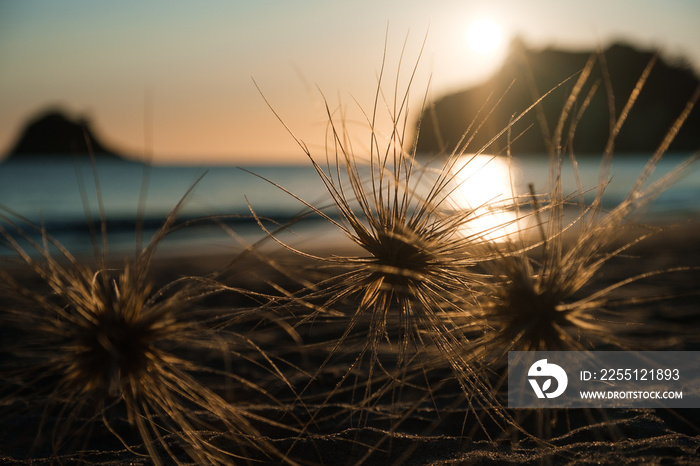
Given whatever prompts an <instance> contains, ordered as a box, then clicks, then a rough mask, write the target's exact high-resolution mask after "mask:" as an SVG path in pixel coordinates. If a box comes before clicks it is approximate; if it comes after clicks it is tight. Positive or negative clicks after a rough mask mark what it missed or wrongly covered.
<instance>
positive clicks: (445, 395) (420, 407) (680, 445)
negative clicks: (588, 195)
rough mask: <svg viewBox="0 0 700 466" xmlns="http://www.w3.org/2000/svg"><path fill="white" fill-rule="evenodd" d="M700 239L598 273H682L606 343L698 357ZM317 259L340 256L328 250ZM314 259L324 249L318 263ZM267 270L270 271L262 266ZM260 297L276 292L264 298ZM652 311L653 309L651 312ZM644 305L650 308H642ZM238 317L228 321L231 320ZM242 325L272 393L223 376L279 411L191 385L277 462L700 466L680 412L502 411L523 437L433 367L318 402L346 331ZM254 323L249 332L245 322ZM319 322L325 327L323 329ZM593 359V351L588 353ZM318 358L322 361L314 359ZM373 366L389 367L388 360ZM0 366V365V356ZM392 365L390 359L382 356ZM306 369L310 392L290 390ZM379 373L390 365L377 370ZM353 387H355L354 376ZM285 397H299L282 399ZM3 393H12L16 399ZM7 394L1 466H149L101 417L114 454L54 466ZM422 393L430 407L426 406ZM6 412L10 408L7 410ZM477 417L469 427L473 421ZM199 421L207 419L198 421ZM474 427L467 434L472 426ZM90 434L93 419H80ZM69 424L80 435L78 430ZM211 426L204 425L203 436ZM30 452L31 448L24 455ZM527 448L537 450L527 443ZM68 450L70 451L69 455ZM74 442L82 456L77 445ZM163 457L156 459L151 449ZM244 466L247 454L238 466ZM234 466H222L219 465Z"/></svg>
mask: <svg viewBox="0 0 700 466" xmlns="http://www.w3.org/2000/svg"><path fill="white" fill-rule="evenodd" d="M698 232H700V225H698V224H697V223H694V222H686V223H683V224H679V225H675V226H673V225H667V226H665V228H664V231H663V232H661V233H659V234H656V235H654V236H653V237H651V238H649V239H647V240H645V241H643V242H641V243H639V244H637V245H635V246H634V247H632V248H631V249H630V250H629V251H626V253H625V255H624V256H620V257H616V258H614V259H613V260H611V261H609V263H607V264H606V265H605V267H604V268H603V269H602V270H601V272H600V275H599V277H598V280H597V281H596V282H595V286H596V287H598V286H605V285H606V284H609V283H614V282H616V281H619V280H622V279H624V278H626V277H629V276H630V275H631V274H638V273H641V272H644V271H648V272H652V271H657V270H667V269H668V270H670V269H679V268H683V267H686V268H687V269H684V270H676V271H672V272H668V273H664V274H661V275H655V276H653V277H650V278H648V279H644V280H640V281H638V282H635V283H631V284H630V285H628V286H625V287H623V288H621V289H620V290H618V292H619V295H617V297H620V298H629V297H635V298H640V299H639V300H638V302H637V303H634V304H628V305H626V306H624V307H623V308H621V309H620V310H619V311H620V312H619V314H618V316H622V319H624V320H625V321H626V322H623V321H620V322H618V324H616V325H618V326H619V329H620V332H621V335H622V334H625V335H626V337H627V338H628V341H630V342H632V343H633V344H634V346H635V347H634V348H633V349H640V350H676V351H691V350H694V351H697V350H699V349H700V339H698V334H697V328H698V327H697V326H698V323H699V322H700V308H698V305H697V293H698V291H697V290H698V285H699V284H700V271H699V270H692V269H691V268H693V267H696V266H697V265H698V264H699V263H700V243H698V242H697V240H696V239H697V237H698ZM330 250H331V251H330V252H333V253H335V254H340V253H343V252H351V251H350V250H348V249H347V248H344V247H342V246H341V245H338V247H337V248H336V247H331V248H330ZM309 252H317V253H319V254H326V253H328V252H329V250H328V249H324V250H321V249H318V250H316V251H309ZM269 257H272V258H274V261H270V259H269ZM230 260H231V258H230V257H225V256H222V255H216V256H210V257H197V256H196V255H194V254H192V253H191V252H190V253H189V254H186V255H183V256H181V257H176V256H172V255H170V256H169V257H165V258H161V259H156V261H155V262H154V265H153V267H152V276H153V277H154V280H155V281H157V282H162V283H168V282H171V281H173V280H176V279H177V278H178V277H181V276H192V275H197V276H206V275H207V274H209V273H211V272H213V271H217V270H221V269H222V268H223V267H225V266H226V265H227V264H228V263H229V262H230ZM239 261H240V262H239V263H238V264H237V265H236V266H235V267H233V268H231V269H230V272H228V273H226V274H224V275H222V276H219V278H220V279H221V280H223V281H225V282H226V284H227V285H228V286H230V287H231V288H232V289H246V290H250V291H254V292H256V293H269V294H275V293H279V290H280V289H284V290H287V291H289V292H291V291H293V290H295V289H298V288H299V287H300V285H299V283H295V278H297V277H298V276H300V275H303V276H304V277H313V271H314V270H315V271H317V272H318V273H319V274H320V273H321V272H320V271H321V270H322V269H321V268H319V265H318V264H313V263H311V262H310V261H309V260H308V259H300V258H299V257H295V256H294V255H292V254H291V253H289V252H288V251H281V252H279V253H277V254H272V255H271V256H261V257H255V255H251V256H250V257H248V258H247V259H243V260H239ZM17 267H18V266H16V265H11V264H9V265H8V264H6V266H5V270H9V271H10V274H11V275H12V276H14V277H15V278H16V279H17V280H18V281H19V282H20V283H22V284H23V285H24V286H25V287H26V288H27V289H30V290H31V289H36V290H37V291H41V283H40V281H37V280H36V279H31V278H30V276H31V274H28V273H27V272H26V270H25V271H24V272H22V270H21V268H17ZM271 283H273V284H275V286H276V287H277V289H275V287H274V286H271V285H270V284H271ZM656 297H663V299H651V298H656ZM641 298H650V299H641ZM261 301H263V299H262V298H261V297H259V296H257V295H252V294H248V295H245V294H243V293H239V292H221V293H216V294H213V295H211V296H209V297H207V298H206V299H205V300H204V301H202V302H201V303H200V304H199V306H203V307H205V308H207V309H209V310H212V309H217V310H219V311H217V312H220V313H226V312H231V311H230V309H231V308H234V309H237V310H239V311H240V310H246V309H247V310H248V311H250V310H251V309H255V308H256V306H258V305H259V303H260V302H261ZM237 312H238V311H237ZM256 312H257V314H256V313H255V312H253V313H252V314H251V315H250V316H248V317H246V318H245V319H243V320H238V321H236V323H235V325H238V328H239V330H240V329H244V330H242V331H243V333H244V334H245V335H247V336H249V337H250V338H255V339H256V345H258V346H259V347H260V348H261V349H262V350H263V351H265V352H266V354H268V355H271V357H272V358H273V359H274V360H275V361H276V366H277V367H278V368H279V369H280V371H282V372H284V377H285V381H284V382H283V381H282V380H280V378H279V377H278V376H277V375H275V374H271V373H270V371H268V370H263V369H262V368H261V367H262V366H261V365H256V364H254V363H252V362H251V361H234V362H233V363H231V362H230V361H229V362H228V363H227V364H229V365H228V366H226V367H234V368H235V369H234V370H235V371H237V373H238V374H240V375H242V376H244V377H245V378H246V379H247V380H251V381H254V382H255V383H256V384H259V385H260V386H262V387H264V389H265V391H266V392H268V393H269V394H270V395H272V396H273V397H274V400H276V401H277V402H278V403H272V402H270V401H269V399H268V398H266V396H260V393H258V392H257V391H256V390H253V389H249V388H250V387H248V389H246V387H238V388H233V389H232V388H230V387H229V386H228V385H227V383H228V382H226V381H222V380H221V377H217V376H215V375H211V374H210V375H209V376H207V375H206V374H204V375H203V377H204V378H203V380H205V381H206V382H207V383H208V384H209V387H210V388H211V389H212V390H214V391H216V392H218V393H221V394H222V397H223V398H224V399H226V400H227V401H229V402H233V403H237V404H238V405H240V406H244V407H245V408H246V410H247V412H249V413H254V414H255V415H256V416H260V417H261V418H265V419H271V420H274V421H275V422H279V423H280V424H282V425H292V424H296V425H297V427H296V429H298V430H297V431H292V432H290V431H285V430H284V429H283V428H279V427H274V426H271V425H269V424H266V423H265V422H258V421H254V424H255V425H256V427H257V428H258V430H259V433H260V435H261V436H263V437H264V438H266V439H268V440H269V442H270V443H271V444H272V445H274V446H275V447H276V448H277V449H278V450H279V451H281V452H285V454H286V455H287V460H290V461H295V462H297V463H299V464H356V463H362V464H371V465H379V464H382V465H384V464H416V465H417V464H432V465H442V464H479V465H485V464H611V465H612V464H639V463H644V464H697V463H698V462H700V417H698V414H697V410H693V409H679V410H675V411H674V410H668V409H598V410H582V409H578V410H576V409H569V410H562V409H560V410H509V411H507V412H508V414H509V415H510V416H512V418H513V419H515V420H517V422H518V423H519V424H520V425H521V426H522V429H523V432H527V433H529V434H531V435H532V437H527V435H526V434H523V432H517V431H516V430H515V429H512V428H511V429H505V430H504V429H503V427H502V426H499V425H497V423H495V422H491V421H489V416H488V415H484V413H483V412H482V411H483V410H484V409H485V408H479V407H478V406H476V407H475V408H474V409H470V408H469V407H468V406H467V403H466V402H465V397H464V394H463V393H462V391H461V390H460V387H459V386H458V384H457V383H456V382H455V380H454V377H453V375H452V373H451V371H450V369H449V368H448V367H446V366H443V367H439V365H437V366H435V367H434V368H431V370H429V371H424V373H425V374H426V376H427V377H429V378H430V380H426V381H424V382H425V386H429V387H430V389H428V390H427V391H426V389H425V387H418V386H415V387H414V386H413V385H410V384H409V385H402V387H401V388H400V389H398V390H397V389H396V388H389V389H387V390H386V392H384V393H383V395H382V396H377V397H373V398H372V399H371V400H367V399H366V398H363V396H361V395H358V393H359V392H361V391H362V390H364V387H365V385H364V383H365V382H366V380H363V376H364V375H366V374H365V373H363V372H362V370H360V371H359V372H356V373H354V374H353V376H352V377H351V378H350V379H352V378H354V381H351V380H350V379H349V381H347V383H346V384H345V385H344V388H342V389H340V390H338V391H337V392H335V393H334V394H333V395H332V396H330V395H328V393H330V391H332V390H333V387H334V386H336V384H337V382H338V380H340V378H342V377H343V375H344V374H345V373H346V371H347V370H348V367H349V366H350V365H351V364H352V363H353V359H354V357H355V356H354V353H353V351H354V349H353V348H354V346H353V345H354V344H355V343H354V342H355V340H353V339H352V338H354V337H351V338H350V339H348V340H346V343H345V348H344V349H347V351H340V352H338V353H337V354H335V355H334V357H332V358H329V360H328V362H327V363H325V366H322V364H324V360H325V359H326V357H327V350H328V349H327V345H326V346H324V345H323V344H321V342H323V341H324V340H326V339H327V340H329V341H332V340H333V338H337V335H338V334H339V332H340V333H342V329H343V326H344V325H346V323H345V321H343V320H342V319H340V320H333V319H332V318H330V317H329V318H327V319H325V320H324V319H319V322H316V323H315V324H314V325H313V326H309V327H305V326H303V325H302V326H300V327H299V328H298V334H299V335H300V336H301V337H302V339H303V340H304V341H294V338H291V337H290V334H289V332H288V329H286V328H285V326H284V325H280V322H284V323H285V325H286V324H290V325H292V326H294V325H295V324H294V319H299V318H300V316H301V315H302V314H303V313H302V314H300V315H297V316H289V315H286V316H285V315H283V314H284V313H283V311H280V310H279V309H278V310H275V311H274V313H273V314H274V317H272V315H271V314H268V313H261V312H259V311H256ZM256 319H257V321H256ZM324 322H325V323H324ZM591 349H596V348H591ZM324 351H326V353H324ZM386 354H390V353H389V352H387V353H386ZM3 357H7V354H6V355H5V356H3ZM202 357H205V358H209V360H207V361H203V362H205V363H206V365H207V366H208V367H217V366H220V365H221V361H217V358H220V357H221V356H220V355H219V356H214V355H212V354H209V355H208V356H202ZM387 358H388V359H391V357H390V356H387ZM319 366H322V367H323V369H322V371H320V373H317V374H316V375H317V377H316V380H315V382H314V383H312V384H310V385H309V386H308V387H306V389H305V390H303V387H305V386H306V384H307V383H309V382H308V380H309V376H310V374H314V373H315V371H316V370H317V368H318V367H319ZM387 366H388V367H389V366H391V363H390V362H389V361H387ZM358 374H359V375H358ZM376 380H377V382H376V383H375V385H374V387H377V390H378V392H379V390H380V388H379V387H382V386H383V383H384V382H386V379H385V378H384V379H382V377H378V378H377V379H376ZM290 386H291V387H293V389H294V391H295V392H297V393H300V392H303V396H301V397H300V398H299V399H295V398H294V395H293V394H292V391H291V390H290ZM15 388H16V387H15ZM11 389H12V387H11V386H10V387H5V390H4V392H3V393H5V394H6V395H4V398H3V406H2V408H3V411H4V412H5V413H6V415H5V416H4V417H3V420H2V421H0V432H1V434H0V462H2V464H50V463H60V464H73V463H75V462H83V463H85V464H104V465H116V464H151V460H150V459H149V458H148V457H147V456H140V455H145V454H146V449H145V448H144V445H143V441H142V440H141V438H140V437H139V435H138V433H137V432H135V429H134V426H133V425H130V423H129V422H127V421H126V420H125V419H123V418H120V415H119V411H118V410H117V411H116V412H115V413H112V414H111V415H112V416H114V417H113V418H112V419H111V421H110V426H112V428H113V429H115V430H116V431H118V432H119V434H120V436H121V437H122V438H123V439H124V443H126V445H129V448H126V447H125V446H124V444H122V443H121V442H119V441H118V440H117V439H116V438H115V435H113V433H112V432H110V431H109V430H108V429H106V428H105V426H104V425H103V424H102V423H101V422H94V423H90V422H89V421H91V419H89V418H85V419H82V421H84V422H85V423H86V424H87V423H89V424H90V425H91V432H77V434H76V435H77V439H73V440H74V441H71V442H69V443H70V445H71V448H69V449H65V450H61V451H60V452H59V453H58V455H56V456H54V455H53V454H52V449H51V440H50V438H51V429H52V422H53V421H55V419H52V418H51V417H49V418H45V419H44V422H43V425H44V427H43V429H44V430H43V432H42V433H40V434H39V437H36V436H37V426H39V425H41V424H42V416H45V414H42V411H41V410H39V411H37V410H35V409H34V410H33V409H31V408H32V407H31V406H24V405H22V403H26V399H23V398H21V397H18V398H13V397H12V396H11V395H9V393H10V392H11ZM427 393H429V396H426V394H427ZM13 401H14V403H13ZM477 413H480V414H477ZM204 416H205V417H206V413H205V414H204ZM477 418H479V419H480V421H479V422H477V421H476V419H477ZM92 420H93V421H94V419H92ZM82 421H81V420H80V419H79V420H78V423H79V422H82ZM212 425H216V424H215V423H213V424H212ZM205 435H206V437H207V438H209V439H212V442H213V443H215V444H216V445H218V446H220V447H221V448H223V449H226V448H227V447H229V446H233V447H234V449H235V448H236V445H235V444H233V445H231V444H230V443H229V442H231V440H230V439H227V438H225V436H222V435H221V433H220V432H216V431H215V430H212V431H209V432H206V433H205ZM35 438H38V440H36V441H35ZM538 438H539V440H538ZM76 442H77V443H76ZM81 442H82V443H81ZM179 442H180V440H179V439H178V438H177V436H176V435H172V436H170V437H168V436H165V437H164V443H165V444H166V445H170V446H171V447H172V451H173V452H174V455H175V456H176V457H178V458H179V459H180V460H182V461H184V462H185V463H187V462H190V461H191V459H189V457H188V456H187V455H186V454H185V453H184V452H183V451H182V450H181V449H179V448H178V446H177V445H178V444H179ZM159 448H160V449H161V450H162V447H159ZM249 453H250V452H249ZM251 456H253V457H257V459H258V460H261V461H263V462H264V463H270V464H276V463H283V462H286V460H280V459H279V458H277V459H270V458H269V457H268V458H266V457H265V456H264V455H261V454H260V453H259V452H253V453H252V454H251ZM231 461H232V462H234V459H233V458H232V459H231Z"/></svg>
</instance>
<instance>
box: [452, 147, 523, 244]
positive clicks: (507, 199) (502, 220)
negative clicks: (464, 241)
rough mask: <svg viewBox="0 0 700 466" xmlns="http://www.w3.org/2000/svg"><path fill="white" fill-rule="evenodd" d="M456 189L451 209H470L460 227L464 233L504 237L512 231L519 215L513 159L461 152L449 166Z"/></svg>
mask: <svg viewBox="0 0 700 466" xmlns="http://www.w3.org/2000/svg"><path fill="white" fill-rule="evenodd" d="M452 174H453V175H454V183H455V189H454V191H452V193H451V194H450V198H449V202H450V205H451V208H452V209H455V210H458V211H465V210H470V211H473V214H474V215H473V217H472V219H471V220H470V221H469V222H467V223H466V225H465V226H464V227H463V231H462V233H463V234H464V235H467V236H470V235H476V236H479V237H482V238H484V239H489V240H493V241H503V240H504V239H505V238H506V237H508V236H509V235H512V234H514V233H515V232H516V231H517V230H518V228H519V227H520V225H519V224H520V222H521V221H522V220H519V219H518V215H517V213H516V209H515V202H516V199H517V196H518V194H522V193H523V191H522V189H521V181H520V170H519V168H518V165H517V163H516V162H515V161H513V160H512V159H511V160H509V159H508V158H506V157H502V156H492V155H464V156H462V157H460V159H459V160H458V161H457V163H455V165H454V167H453V168H452Z"/></svg>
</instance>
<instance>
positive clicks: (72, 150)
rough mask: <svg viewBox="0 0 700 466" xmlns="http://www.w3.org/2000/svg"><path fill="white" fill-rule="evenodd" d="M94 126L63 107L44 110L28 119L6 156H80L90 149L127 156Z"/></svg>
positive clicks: (104, 154) (105, 154)
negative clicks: (94, 129) (100, 134)
mask: <svg viewBox="0 0 700 466" xmlns="http://www.w3.org/2000/svg"><path fill="white" fill-rule="evenodd" d="M90 126H91V125H90V121H89V120H88V119H86V118H78V119H71V118H70V117H68V116H67V115H66V114H65V112H63V111H62V110H60V109H56V108H52V109H49V110H46V111H44V112H41V113H40V114H39V115H37V116H35V117H34V118H31V119H30V120H29V121H28V122H27V123H26V125H25V127H24V129H23V130H22V132H21V133H20V136H19V138H18V140H17V143H16V144H15V145H14V147H13V148H12V149H10V151H9V153H8V155H7V159H6V160H8V161H10V160H20V159H22V160H24V159H28V158H37V157H51V158H56V157H62V156H64V157H65V156H68V157H72V156H79V157H80V156H87V155H89V154H90V153H92V154H94V155H95V156H96V157H101V158H105V157H106V158H111V159H123V156H122V155H120V154H118V153H117V151H115V150H113V149H111V148H108V147H107V146H105V144H103V143H102V141H100V139H99V138H98V137H97V136H96V135H95V133H94V132H93V130H92V129H91V127H90ZM87 141H90V144H89V146H88V142H87Z"/></svg>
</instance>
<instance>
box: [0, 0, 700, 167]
mask: <svg viewBox="0 0 700 466" xmlns="http://www.w3.org/2000/svg"><path fill="white" fill-rule="evenodd" d="M475 24H476V25H477V26H474V25H475ZM699 25H700V2H698V1H697V0H658V1H651V0H628V1H615V0H613V1H610V0H587V1H585V2H579V1H562V0H528V1H521V0H519V1H506V0H488V1H469V0H460V1H456V0H455V1H447V0H433V1H425V0H371V1H370V0H355V1H352V2H335V1H328V0H306V1H288V0H279V1H278V0H259V1H253V0H249V1H201V2H192V1H168V2H165V1H148V2H145V1H141V0H139V1H137V0H123V1H119V2H114V1H101V0H62V1H60V2H59V1H49V0H44V1H39V0H2V1H0V153H3V154H4V153H5V152H6V151H7V150H9V148H10V146H11V145H12V144H13V142H14V141H15V138H16V137H17V133H18V131H19V130H20V128H21V126H22V125H23V123H24V121H26V119H28V118H30V117H31V116H33V115H36V114H37V113H38V112H40V111H42V110H44V109H46V108H47V107H49V106H60V107H62V108H64V109H66V110H68V111H69V112H70V114H72V115H86V116H88V117H89V118H90V119H91V121H92V123H93V126H94V129H95V131H96V133H97V134H98V135H100V136H101V137H102V139H104V141H105V142H106V143H107V144H109V145H111V146H114V147H116V148H118V149H120V150H122V151H125V152H128V153H132V154H141V153H143V152H144V147H145V145H146V143H145V142H144V141H145V140H146V139H147V138H146V137H145V136H144V134H145V133H149V128H151V130H150V134H151V135H152V138H151V140H152V151H153V154H154V160H155V162H156V163H183V162H184V163H195V164H200V163H202V164H204V163H237V164H256V163H257V164H261V163H279V162H290V163H293V162H300V161H303V153H302V152H301V151H300V149H299V148H298V147H297V146H296V145H295V143H294V141H293V140H292V138H291V137H289V135H288V134H287V133H286V131H285V129H284V127H283V126H282V125H281V124H280V123H279V122H278V121H277V119H276V118H275V116H274V114H273V113H272V111H271V110H270V109H269V108H268V107H267V105H266V104H265V101H264V100H263V97H262V96H261V94H260V92H258V90H257V89H256V86H255V83H254V82H253V80H255V82H256V83H257V84H258V86H259V87H260V89H261V91H262V93H263V94H264V95H265V97H266V98H267V100H268V101H269V102H270V104H271V105H272V106H273V107H274V108H275V110H276V111H277V112H278V113H279V114H280V116H281V117H282V118H283V119H284V120H285V122H286V123H287V125H288V126H289V127H290V128H291V129H292V130H293V131H294V132H295V134H297V135H298V136H299V137H301V138H302V139H304V141H306V142H307V143H309V145H310V147H312V148H316V147H318V148H320V150H322V148H321V147H322V142H323V137H324V132H325V116H324V112H323V106H322V105H321V99H320V93H319V89H320V90H321V91H322V92H323V94H324V95H325V96H326V97H327V99H328V100H329V102H330V103H331V105H332V106H335V105H336V104H338V103H339V102H341V103H343V104H344V105H346V106H348V107H352V106H353V105H355V104H354V101H353V99H355V100H357V102H358V103H359V104H360V105H362V106H363V107H365V108H370V107H371V104H372V101H373V98H374V93H375V88H376V84H377V73H378V71H379V69H380V66H381V63H382V55H383V49H384V42H385V38H387V42H388V48H387V70H389V71H388V74H389V76H391V79H393V76H394V75H395V72H396V70H397V62H398V59H399V56H400V50H401V47H402V45H403V43H404V40H405V39H406V38H407V46H406V54H405V57H404V67H405V68H403V69H404V71H405V73H404V74H403V75H402V76H404V78H405V77H407V76H408V74H407V73H408V71H409V69H410V68H411V67H412V65H413V64H414V63H415V62H416V60H417V57H418V52H419V50H420V47H421V44H422V42H423V40H424V38H425V36H426V33H427V39H426V42H425V50H424V52H423V56H422V58H421V60H420V64H419V74H418V77H417V80H416V82H415V84H414V88H413V91H414V92H413V94H412V95H413V98H414V104H413V107H414V108H418V106H419V105H420V101H421V99H422V97H423V94H424V92H425V90H426V88H427V82H428V77H429V76H431V84H430V90H429V95H430V96H431V97H439V96H440V95H443V94H445V93H446V92H450V91H454V90H457V89H461V88H464V87H467V86H469V85H472V84H475V83H478V82H479V81H481V80H484V79H486V78H487V77H488V76H489V75H490V74H491V73H493V72H494V71H495V70H496V69H497V68H498V67H499V65H500V62H501V60H502V59H503V57H504V54H505V52H506V50H507V47H508V44H509V42H510V41H511V39H512V38H513V37H515V36H518V37H520V38H522V39H523V40H524V41H525V42H526V43H527V44H529V45H530V46H534V47H544V46H549V45H554V46H559V47H565V48H575V49H583V48H595V47H596V46H597V45H598V44H607V43H609V42H610V41H612V40H619V39H622V40H626V41H628V42H632V43H634V44H637V45H639V46H642V47H647V48H651V47H661V48H662V50H664V51H665V52H666V53H667V54H669V55H671V56H684V57H686V58H687V59H688V60H689V61H690V62H691V63H693V64H694V66H695V69H696V70H699V69H700V27H699ZM474 28H476V29H474ZM387 30H388V32H387ZM390 87H392V86H388V88H390Z"/></svg>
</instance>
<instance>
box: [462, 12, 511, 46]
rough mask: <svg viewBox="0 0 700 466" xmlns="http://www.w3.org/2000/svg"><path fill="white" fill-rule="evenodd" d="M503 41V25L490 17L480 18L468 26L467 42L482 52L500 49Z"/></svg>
mask: <svg viewBox="0 0 700 466" xmlns="http://www.w3.org/2000/svg"><path fill="white" fill-rule="evenodd" d="M502 42H503V32H502V30H501V27H500V26H499V25H498V24H496V22H494V21H493V20H490V19H485V18H484V19H478V20H476V21H474V22H473V23H471V24H470V25H469V27H468V28H467V44H468V45H469V47H470V48H471V49H472V50H473V51H475V52H477V53H480V54H489V53H492V52H495V51H496V50H498V48H499V47H500V46H501V44H502Z"/></svg>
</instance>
